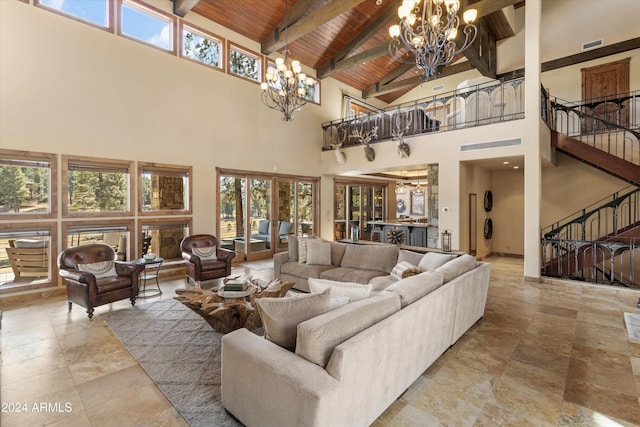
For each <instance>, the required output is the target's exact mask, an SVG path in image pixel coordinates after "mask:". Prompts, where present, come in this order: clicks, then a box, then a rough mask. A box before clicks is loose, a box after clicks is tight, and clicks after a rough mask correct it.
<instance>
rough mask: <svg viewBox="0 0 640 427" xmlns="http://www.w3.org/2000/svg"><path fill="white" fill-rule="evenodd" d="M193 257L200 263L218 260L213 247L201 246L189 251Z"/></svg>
mask: <svg viewBox="0 0 640 427" xmlns="http://www.w3.org/2000/svg"><path fill="white" fill-rule="evenodd" d="M191 251H192V252H193V254H194V255H196V256H197V257H198V258H200V261H209V260H216V259H218V256H217V253H216V252H217V251H216V247H215V246H202V247H200V248H193V249H192V250H191Z"/></svg>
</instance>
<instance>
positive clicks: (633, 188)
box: [542, 92, 640, 288]
mask: <svg viewBox="0 0 640 427" xmlns="http://www.w3.org/2000/svg"><path fill="white" fill-rule="evenodd" d="M546 105H547V111H546V112H545V114H544V116H545V117H546V119H547V123H548V124H549V127H550V128H551V131H552V132H551V145H552V146H553V147H554V148H555V149H557V150H559V151H561V152H563V153H565V154H567V155H569V156H572V157H574V158H577V159H579V160H581V161H584V162H585V163H588V164H590V165H592V166H593V167H596V168H598V169H600V170H603V171H605V172H607V173H609V174H611V175H614V176H616V177H618V178H620V179H622V180H625V181H627V182H629V183H630V184H631V185H630V186H629V187H627V188H625V189H624V190H622V191H621V192H616V193H614V194H612V195H611V196H609V197H607V198H605V199H603V200H600V201H598V202H596V203H594V204H593V205H591V206H588V207H587V208H585V209H582V210H580V211H578V212H576V213H574V214H573V215H570V216H568V217H567V218H564V219H563V220H561V221H559V222H557V223H555V224H552V225H551V226H549V227H547V228H545V229H544V230H542V248H543V251H542V252H543V268H542V274H543V275H545V276H554V277H563V278H573V279H577V280H581V281H588V282H597V283H606V284H610V285H617V286H625V287H633V288H640V256H638V255H640V189H639V188H638V187H640V129H639V128H638V124H637V123H638V122H639V121H640V120H638V117H639V112H640V93H638V92H633V93H631V94H625V95H624V96H621V97H617V98H614V99H613V100H597V101H590V102H587V103H582V104H575V103H570V102H567V101H562V100H559V99H557V98H554V99H549V100H548V102H547V103H546ZM603 105H604V106H605V107H606V108H603ZM612 105H613V106H614V107H615V108H614V107H612ZM603 110H604V111H606V113H607V114H601V112H602V111H603ZM612 120H613V121H612ZM636 249H638V251H637V252H638V253H636ZM636 257H637V258H638V259H637V260H636Z"/></svg>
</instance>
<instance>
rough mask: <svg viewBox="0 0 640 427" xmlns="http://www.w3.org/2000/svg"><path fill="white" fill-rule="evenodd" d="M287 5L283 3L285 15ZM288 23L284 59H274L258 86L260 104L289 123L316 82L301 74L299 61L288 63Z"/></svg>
mask: <svg viewBox="0 0 640 427" xmlns="http://www.w3.org/2000/svg"><path fill="white" fill-rule="evenodd" d="M287 8H288V5H287V3H286V2H285V14H287ZM288 29H289V22H288V18H287V24H286V27H285V30H284V58H277V59H276V66H275V68H274V67H269V68H268V69H267V72H266V74H265V80H266V81H264V82H262V83H261V84H260V88H261V89H262V103H263V104H264V105H266V106H267V107H269V108H271V109H273V110H278V111H281V112H282V115H283V117H282V120H283V121H285V122H290V121H292V120H293V113H295V112H296V111H300V110H302V107H304V106H305V104H306V103H307V102H308V99H309V97H308V94H309V93H310V92H311V93H313V90H315V86H316V81H315V80H314V79H313V78H312V77H307V75H306V74H304V73H303V72H302V67H301V66H300V61H289V53H290V51H289V47H288V43H287V31H288Z"/></svg>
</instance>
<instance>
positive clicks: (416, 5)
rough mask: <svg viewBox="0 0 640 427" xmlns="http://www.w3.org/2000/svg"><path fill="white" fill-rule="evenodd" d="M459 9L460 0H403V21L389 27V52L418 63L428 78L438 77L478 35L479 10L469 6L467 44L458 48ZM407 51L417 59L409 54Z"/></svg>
mask: <svg viewBox="0 0 640 427" xmlns="http://www.w3.org/2000/svg"><path fill="white" fill-rule="evenodd" d="M443 8H444V12H443ZM459 9H460V1H459V0H403V2H402V5H401V6H400V7H399V8H398V17H399V18H400V23H399V24H397V25H392V26H391V27H389V35H390V36H391V42H389V53H390V54H391V56H392V57H393V59H394V60H396V61H398V62H402V63H405V64H412V63H414V62H415V64H416V66H417V67H418V68H419V69H420V70H422V75H423V77H424V79H425V80H431V79H433V78H435V77H436V75H437V74H439V73H440V71H441V70H442V68H443V67H444V66H445V65H447V64H449V63H450V62H451V61H453V59H454V57H455V56H456V55H458V54H460V53H462V51H464V50H465V49H467V48H468V47H469V46H470V45H471V43H473V41H474V40H475V39H476V35H477V34H478V28H477V27H476V26H475V25H473V21H475V19H476V17H477V15H478V11H477V10H476V9H467V10H466V11H465V12H464V13H463V15H462V17H463V20H464V22H465V24H466V25H465V27H464V29H463V33H464V36H465V38H464V43H463V44H462V46H461V47H460V48H459V49H456V43H455V39H456V37H457V35H458V26H459V25H460V18H459V17H458V10H459ZM443 14H444V15H446V21H445V20H444V16H443ZM405 51H408V52H409V54H410V55H411V56H413V58H410V57H406V55H405Z"/></svg>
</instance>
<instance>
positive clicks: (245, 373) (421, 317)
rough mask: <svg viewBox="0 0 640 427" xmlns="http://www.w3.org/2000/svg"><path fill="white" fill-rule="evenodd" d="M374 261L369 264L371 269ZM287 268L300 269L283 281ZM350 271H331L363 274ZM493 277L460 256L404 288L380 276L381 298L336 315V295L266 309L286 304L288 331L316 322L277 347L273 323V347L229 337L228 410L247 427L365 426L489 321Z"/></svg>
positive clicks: (225, 355) (225, 346) (244, 334)
mask: <svg viewBox="0 0 640 427" xmlns="http://www.w3.org/2000/svg"><path fill="white" fill-rule="evenodd" d="M351 246H356V245H349V246H348V247H345V248H344V252H345V253H344V254H343V258H344V257H347V256H348V251H349V248H350V247H351ZM337 249H338V250H341V249H342V248H340V247H337ZM387 250H388V249H387ZM396 250H397V248H396ZM397 253H398V256H400V251H398V252H397ZM380 255H382V254H380ZM437 255H438V254H436V255H431V256H429V257H428V258H430V259H429V262H432V263H433V262H434V261H435V258H436V257H437ZM411 256H414V258H413V260H414V262H415V261H418V262H417V264H420V262H421V261H423V260H425V258H426V257H427V255H424V256H423V255H421V254H407V253H403V254H402V257H403V258H404V259H408V258H409V257H411ZM337 258H339V257H337V256H336V259H335V260H334V261H336V260H337ZM369 261H370V260H368V259H362V262H363V263H364V264H366V265H367V266H368V267H371V264H370V263H369ZM440 261H442V259H440V260H439V261H438V262H440ZM288 262H293V261H289V260H287V261H286V262H283V263H282V265H281V276H291V274H290V273H282V270H284V265H285V264H286V263H288ZM296 262H298V261H296ZM429 262H424V263H423V265H426V264H428V263H429ZM298 264H300V263H299V262H298ZM348 264H349V262H348V259H347V265H348ZM435 264H437V262H436V263H434V265H435ZM332 265H333V264H332ZM351 268H353V267H348V266H342V261H341V262H340V263H339V264H336V265H333V269H343V270H340V271H343V272H345V273H346V274H348V273H353V274H355V275H358V274H365V273H362V272H353V270H349V269H351ZM381 268H383V269H384V270H386V266H384V267H381ZM330 270H331V269H326V270H322V272H328V271H330ZM372 271H373V270H372ZM378 271H380V270H378ZM380 272H382V271H380ZM316 273H317V271H315V270H314V274H316ZM318 274H320V273H318ZM489 275H490V265H489V264H487V263H484V262H478V261H476V260H475V258H474V257H472V256H470V255H461V256H459V257H455V258H453V259H450V260H448V261H446V262H445V263H444V264H442V265H440V266H438V267H436V268H435V269H433V270H427V271H424V272H422V273H420V274H416V275H413V276H409V277H406V278H403V279H400V280H394V277H392V276H390V275H388V274H379V275H375V276H374V277H373V278H372V279H376V278H377V281H378V288H380V289H382V290H379V291H372V293H371V295H370V296H369V297H368V298H364V299H360V300H358V301H355V302H351V303H348V304H346V305H342V306H340V307H338V308H335V309H331V308H330V304H329V302H328V301H330V299H329V291H325V292H323V293H311V294H302V296H300V297H297V298H290V299H281V300H280V301H279V302H275V301H267V302H268V304H288V305H287V306H286V307H285V309H284V311H283V313H286V314H285V315H283V319H281V321H283V322H285V323H286V322H287V321H289V322H291V321H292V319H296V316H297V315H299V314H300V313H304V312H306V313H312V315H311V317H310V318H308V319H306V320H302V321H300V322H299V323H297V324H296V323H294V324H293V325H291V324H289V325H288V327H289V329H288V330H290V331H292V336H291V337H289V339H291V340H292V341H293V342H292V343H289V344H288V345H285V344H283V343H282V342H277V341H276V340H275V339H274V337H276V334H275V333H274V332H273V329H274V326H273V324H271V322H273V321H274V319H273V318H269V320H268V322H269V323H265V330H266V331H267V334H266V336H267V338H268V339H266V338H265V337H261V336H259V335H256V334H255V333H253V332H250V331H248V330H246V329H239V330H237V331H234V332H232V333H230V334H227V335H225V336H224V337H223V339H222V404H223V406H224V408H225V409H226V410H227V411H229V412H230V413H231V414H233V415H234V416H235V417H236V418H237V419H238V420H240V421H241V422H242V423H243V424H245V425H246V426H249V427H252V426H260V427H269V426H278V427H286V426H296V427H301V426H318V427H325V426H326V427H340V426H344V427H355V426H368V425H370V424H371V423H373V422H374V421H375V420H376V418H377V417H379V416H380V415H381V414H382V413H383V412H384V410H385V409H386V408H388V407H389V406H390V405H391V404H392V403H393V402H394V400H396V399H397V398H398V397H399V396H400V395H401V394H402V393H403V392H404V391H405V390H406V389H407V388H408V387H409V386H410V385H411V384H412V383H413V382H414V381H415V380H416V379H417V378H418V377H419V376H420V375H421V374H422V373H423V372H424V371H425V369H427V368H428V367H429V366H430V365H431V364H432V363H433V362H434V361H435V360H437V359H438V357H440V355H441V354H442V353H444V352H445V351H446V350H447V349H448V348H449V347H450V346H452V345H453V344H454V343H455V342H456V341H457V340H458V339H459V338H460V337H461V336H462V335H463V334H464V333H465V332H466V331H467V330H468V329H469V328H470V327H471V326H472V325H473V324H474V323H475V322H476V321H478V319H480V318H481V317H482V315H483V313H484V308H485V302H486V297H487V290H488V286H489ZM385 276H386V277H385ZM370 280H371V279H370ZM382 280H385V281H386V283H388V285H387V286H383V285H382V282H381V281H382ZM327 283H329V282H327ZM369 287H373V286H369ZM265 300H268V299H265ZM285 300H289V301H285ZM260 304H262V302H261V301H259V308H260V310H261V314H262V311H266V310H265V309H264V308H261V307H262V305H260ZM300 304H302V308H300V307H299V305H300ZM296 307H298V308H296ZM319 307H320V308H319ZM264 320H265V317H263V323H264ZM283 330H285V329H283Z"/></svg>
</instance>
